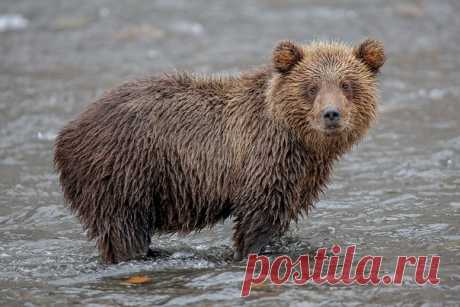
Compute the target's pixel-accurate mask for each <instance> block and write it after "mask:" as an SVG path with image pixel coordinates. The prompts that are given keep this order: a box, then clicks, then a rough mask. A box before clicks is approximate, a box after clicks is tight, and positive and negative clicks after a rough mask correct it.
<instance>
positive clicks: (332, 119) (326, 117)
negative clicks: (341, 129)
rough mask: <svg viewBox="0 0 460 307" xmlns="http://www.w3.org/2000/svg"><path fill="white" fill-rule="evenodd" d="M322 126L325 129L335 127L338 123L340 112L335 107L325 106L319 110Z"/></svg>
mask: <svg viewBox="0 0 460 307" xmlns="http://www.w3.org/2000/svg"><path fill="white" fill-rule="evenodd" d="M321 114H322V115H321V117H322V119H323V121H324V126H325V127H326V128H327V129H331V128H337V127H338V126H339V124H340V117H341V114H340V112H339V110H337V108H334V107H327V108H325V109H324V110H323V111H322V112H321Z"/></svg>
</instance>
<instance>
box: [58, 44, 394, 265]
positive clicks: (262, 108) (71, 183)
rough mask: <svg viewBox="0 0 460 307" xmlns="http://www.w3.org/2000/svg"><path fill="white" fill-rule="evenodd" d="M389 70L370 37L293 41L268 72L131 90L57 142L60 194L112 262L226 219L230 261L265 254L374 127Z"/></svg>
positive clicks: (151, 83) (153, 81)
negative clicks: (381, 83) (156, 239)
mask: <svg viewBox="0 0 460 307" xmlns="http://www.w3.org/2000/svg"><path fill="white" fill-rule="evenodd" d="M384 60H385V56H384V53H383V45H382V44H381V43H380V42H378V41H374V40H366V41H364V42H363V43H361V44H360V45H359V46H358V47H356V48H352V47H349V46H348V45H345V44H341V43H335V42H328V43H325V42H315V43H311V44H308V45H296V44H294V43H293V42H289V41H284V42H281V43H279V44H278V45H277V47H276V48H275V50H274V52H273V63H272V65H271V66H269V67H265V68H261V69H260V70H256V71H249V72H244V73H242V74H241V75H240V76H238V77H228V78H227V77H225V78H224V77H217V78H215V77H209V78H208V77H202V76H195V75H192V74H173V75H162V76H158V77H152V78H147V79H143V80H138V81H133V82H128V83H125V84H123V85H121V86H119V87H117V88H115V89H113V90H111V91H109V92H107V93H106V94H105V95H103V96H102V98H100V99H99V100H97V101H96V102H94V103H92V104H90V105H89V106H88V108H87V109H86V110H85V111H84V112H83V113H81V114H80V115H79V116H78V117H77V118H76V119H75V120H73V121H71V122H70V123H69V124H67V125H66V126H65V127H64V128H63V129H62V131H61V132H60V133H59V135H58V137H57V140H56V144H55V158H54V161H55V165H56V168H57V170H58V171H59V172H60V183H61V185H62V188H63V191H64V197H65V199H66V201H67V202H68V203H70V208H71V209H72V211H73V212H74V213H75V214H76V215H77V216H78V217H79V219H80V221H81V223H82V225H83V227H84V228H85V229H86V230H87V234H88V237H89V238H90V239H96V242H97V246H98V248H99V250H100V254H101V256H102V259H103V261H104V262H107V263H117V262H120V261H125V260H129V259H133V258H136V257H141V256H144V255H146V254H147V253H148V251H149V244H150V241H151V237H152V235H153V234H155V233H172V232H181V233H188V232H190V231H194V230H200V229H203V228H204V227H207V226H213V225H214V224H215V223H217V222H218V221H221V220H223V219H226V218H228V217H230V216H232V217H233V218H234V230H235V232H234V235H233V240H234V245H235V256H234V257H235V259H241V258H242V257H244V256H246V255H247V254H248V253H250V252H256V253H258V252H260V251H261V249H262V248H263V247H264V246H265V245H266V244H267V243H269V241H270V239H271V238H273V237H274V236H277V235H280V234H282V233H283V232H285V231H286V230H287V229H288V226H289V224H290V222H291V221H296V220H297V219H298V217H299V216H300V215H302V213H308V210H309V208H310V207H311V206H312V205H313V203H314V202H315V201H316V200H317V199H318V197H319V195H320V193H321V191H322V190H323V189H324V188H325V184H326V182H327V180H328V178H329V176H330V173H331V168H332V164H333V162H334V160H336V159H338V158H339V157H340V155H342V154H343V153H344V152H346V151H348V150H349V149H350V148H351V146H352V145H353V144H354V143H356V142H357V141H358V140H359V139H360V138H361V137H362V136H363V135H364V134H365V133H366V131H367V130H368V128H369V126H370V125H371V123H372V121H373V120H374V118H375V112H376V88H377V84H376V75H377V73H378V70H379V69H380V67H381V66H382V65H383V63H384ZM326 110H329V111H330V110H332V111H331V112H332V113H331V112H329V113H328V112H326ZM333 112H336V113H333ZM337 117H338V118H337Z"/></svg>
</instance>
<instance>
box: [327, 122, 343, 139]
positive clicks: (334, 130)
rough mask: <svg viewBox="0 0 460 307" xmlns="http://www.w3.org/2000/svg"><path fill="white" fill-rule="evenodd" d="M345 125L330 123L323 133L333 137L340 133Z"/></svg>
mask: <svg viewBox="0 0 460 307" xmlns="http://www.w3.org/2000/svg"><path fill="white" fill-rule="evenodd" d="M343 129H344V128H343V126H341V125H328V126H327V127H324V128H323V129H322V130H323V133H324V134H325V135H326V136H329V137H333V136H337V135H339V134H340V133H341V132H342V131H343Z"/></svg>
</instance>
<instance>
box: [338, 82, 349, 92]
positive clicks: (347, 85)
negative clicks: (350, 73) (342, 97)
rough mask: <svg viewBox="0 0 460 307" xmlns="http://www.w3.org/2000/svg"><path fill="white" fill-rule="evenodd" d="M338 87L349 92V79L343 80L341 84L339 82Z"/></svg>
mask: <svg viewBox="0 0 460 307" xmlns="http://www.w3.org/2000/svg"><path fill="white" fill-rule="evenodd" d="M340 87H341V88H342V90H343V91H344V92H347V93H348V92H350V91H351V90H352V86H351V82H350V81H343V82H342V83H341V84H340Z"/></svg>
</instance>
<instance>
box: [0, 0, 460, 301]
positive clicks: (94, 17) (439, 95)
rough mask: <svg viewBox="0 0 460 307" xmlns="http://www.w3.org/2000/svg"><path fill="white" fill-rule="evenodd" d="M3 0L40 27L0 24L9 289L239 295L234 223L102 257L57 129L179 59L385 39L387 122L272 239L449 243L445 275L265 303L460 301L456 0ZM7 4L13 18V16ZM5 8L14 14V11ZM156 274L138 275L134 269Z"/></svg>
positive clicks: (314, 289) (2, 259) (412, 249)
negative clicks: (121, 258)
mask: <svg viewBox="0 0 460 307" xmlns="http://www.w3.org/2000/svg"><path fill="white" fill-rule="evenodd" d="M59 3H60V5H56V4H57V1H55V0H45V1H41V2H34V1H19V2H16V1H2V2H1V3H0V11H5V12H10V13H14V14H12V15H11V16H13V15H14V16H21V17H22V18H23V19H24V20H26V21H27V27H22V28H21V29H15V30H14V31H12V30H11V31H10V30H8V31H6V30H5V31H0V41H1V42H2V43H1V44H0V69H1V71H2V74H0V232H1V236H0V293H1V295H0V302H1V303H5V304H7V303H11V302H13V301H14V300H20V301H22V302H31V303H34V304H39V305H49V304H71V303H78V304H123V305H152V304H161V303H167V304H171V305H187V304H206V303H208V304H213V303H219V304H224V305H225V304H226V305H233V304H237V303H243V301H242V300H240V299H239V295H240V287H241V281H242V278H243V271H244V263H232V262H231V261H229V258H230V255H231V253H232V251H231V247H230V246H231V242H230V235H229V234H230V233H231V227H232V225H231V222H230V221H228V222H226V223H225V224H223V225H218V226H217V227H215V228H214V229H212V230H210V231H207V230H206V231H203V232H201V233H197V234H193V235H190V236H187V237H180V236H177V235H173V236H161V237H155V238H154V240H153V242H154V245H155V246H154V247H155V248H158V249H159V250H162V251H164V254H162V255H160V257H157V258H155V259H149V260H146V261H133V262H129V263H122V264H119V265H115V266H104V265H101V264H100V263H99V262H98V257H97V252H96V249H95V248H94V246H93V244H94V243H92V242H87V241H86V240H85V236H84V233H82V230H81V227H80V225H79V224H78V222H77V221H76V219H75V218H74V217H72V216H71V215H70V213H69V211H68V210H67V209H66V208H65V206H64V205H63V199H62V194H61V193H60V191H59V188H58V186H57V178H56V175H55V173H54V171H53V168H52V145H53V140H54V138H55V135H56V132H57V131H58V130H59V129H60V127H62V126H63V124H64V123H65V122H67V121H68V120H69V119H70V118H71V117H73V116H74V115H75V114H76V113H77V112H79V111H81V110H82V109H83V107H84V106H85V105H86V104H87V103H89V102H90V101H91V100H92V99H94V97H96V96H98V95H100V94H101V93H102V91H104V90H105V89H107V88H110V87H111V86H114V85H116V84H118V83H120V82H122V81H124V80H127V79H131V78H134V77H139V76H142V75H146V74H150V73H152V72H159V71H165V70H172V69H176V68H177V69H180V70H194V71H197V72H204V73H208V72H214V73H235V72H236V71H238V70H241V69H247V68H248V67H252V66H256V65H259V64H261V63H264V62H266V61H268V60H269V58H270V53H271V48H272V47H273V46H274V44H275V42H276V41H278V40H280V39H284V38H290V39H294V40H299V41H306V40H311V39H327V38H340V39H343V40H345V41H354V42H356V41H359V40H360V39H362V38H363V37H366V36H373V37H377V38H380V39H382V40H383V41H384V42H385V44H386V48H387V50H388V53H389V60H388V63H387V64H386V65H385V67H384V69H383V74H382V79H381V80H382V81H381V83H382V104H381V107H380V111H381V112H380V113H381V114H380V119H379V122H378V124H377V125H376V127H375V128H374V129H373V130H372V131H371V133H370V134H369V136H368V137H367V138H366V140H365V141H364V142H363V143H362V144H360V145H358V146H357V147H356V148H355V150H354V151H353V153H352V154H349V155H347V156H346V157H345V159H343V161H340V163H338V165H337V169H336V172H335V175H334V179H333V181H332V182H331V184H330V188H329V190H328V191H327V193H326V195H324V197H323V200H322V201H321V202H320V203H319V204H318V205H317V209H316V210H314V211H313V214H312V216H311V217H310V218H308V219H306V220H303V221H301V222H300V223H299V224H298V225H293V226H292V227H291V230H290V233H289V234H288V235H287V236H286V237H284V238H282V239H281V241H280V242H275V243H274V244H273V246H270V247H269V249H268V252H269V253H271V254H274V255H276V254H288V255H291V256H292V257H296V256H298V255H300V254H305V253H309V254H313V253H314V251H315V250H316V249H317V248H319V247H330V246H332V245H333V244H340V245H342V246H346V245H349V244H352V243H355V244H357V246H358V250H357V252H358V254H360V255H363V254H371V255H382V256H384V264H383V267H384V270H385V272H390V270H392V268H393V266H394V262H395V261H396V260H395V256H396V255H432V254H438V255H440V256H441V270H440V277H441V285H440V286H437V287H424V288H423V289H420V288H419V287H418V286H417V285H415V283H414V282H413V281H412V280H411V279H408V280H407V281H405V286H404V287H403V288H399V287H380V288H373V287H366V286H351V287H344V286H335V287H326V286H316V285H307V286H304V287H294V286H282V287H274V286H271V285H266V286H260V287H257V288H255V289H253V292H252V294H251V298H250V300H251V302H253V303H258V304H259V305H266V304H277V305H279V304H281V305H284V304H286V305H287V304H289V303H296V302H297V303H298V302H304V301H307V302H310V303H323V304H327V305H330V304H333V303H340V302H344V301H345V302H353V303H356V304H364V303H371V302H372V303H377V304H396V303H403V304H414V305H417V304H421V303H424V302H426V303H449V302H450V303H451V304H454V303H455V302H458V301H459V300H460V294H459V293H460V292H459V284H460V283H459V281H460V273H459V272H460V263H459V260H458V259H459V256H460V235H459V233H460V222H459V221H460V219H459V216H460V201H459V200H460V189H459V186H460V177H459V175H458V174H459V170H460V154H459V153H460V126H459V121H458V117H459V116H460V103H459V99H460V90H459V89H460V87H459V84H458V80H460V60H459V58H458V44H459V43H460V41H459V39H460V38H459V37H458V35H456V33H457V29H458V28H460V20H459V19H458V18H457V16H458V14H459V9H460V7H459V6H458V3H457V2H456V1H453V0H452V1H443V2H435V1H431V2H428V1H414V2H407V3H406V2H403V3H398V2H391V3H388V2H377V3H372V4H371V5H369V4H367V3H366V4H363V2H362V1H349V2H346V3H341V4H335V5H333V4H332V3H323V2H320V1H312V2H311V3H310V2H308V4H305V3H304V2H302V1H296V0H294V1H288V2H282V1H269V2H263V1H250V2H240V1H238V2H230V1H227V2H221V1H218V2H205V1H193V2H192V1H156V2H151V1H138V2H136V5H130V6H122V4H121V3H112V2H107V1H99V2H87V3H85V4H84V5H83V4H80V3H77V2H75V3H74V2H72V1H67V2H62V3H61V2H59ZM2 16H3V15H2ZM2 16H0V18H3V17H2ZM138 275H141V276H145V277H146V278H148V279H149V280H150V281H149V282H146V283H139V284H130V283H127V282H126V280H127V279H128V278H129V277H131V276H138Z"/></svg>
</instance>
